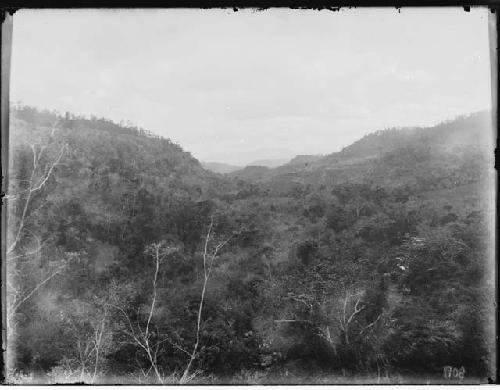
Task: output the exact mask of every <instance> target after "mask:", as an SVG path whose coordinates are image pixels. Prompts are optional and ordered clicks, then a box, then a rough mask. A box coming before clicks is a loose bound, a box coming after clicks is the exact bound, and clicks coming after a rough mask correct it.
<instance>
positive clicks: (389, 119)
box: [11, 8, 490, 164]
mask: <svg viewBox="0 0 500 390" xmlns="http://www.w3.org/2000/svg"><path fill="white" fill-rule="evenodd" d="M487 12H488V11H487V10H486V9H473V10H471V12H470V13H465V12H463V11H462V10H461V9H458V8H457V9H453V8H447V9H412V10H406V9H403V10H402V12H401V13H398V12H397V11H396V10H391V9H359V10H358V9H356V10H347V11H346V10H344V11H341V12H329V11H322V12H319V11H310V10H307V11H299V10H288V9H274V10H268V11H265V12H254V11H252V10H240V11H239V12H237V13H234V12H232V11H227V10H183V9H172V10H161V11H160V10H128V11H110V10H71V11H65V10H43V11H42V10H22V11H19V12H17V13H16V14H15V18H14V45H13V62H12V67H13V73H12V81H11V85H12V91H11V95H12V98H13V100H22V101H23V102H25V103H28V104H34V105H37V106H40V107H46V108H51V109H52V108H55V109H59V110H61V111H66V110H68V111H72V112H75V113H80V114H94V115H97V116H105V117H109V118H111V119H114V120H117V121H120V120H125V121H126V120H129V121H132V122H133V123H135V124H137V125H138V126H142V127H144V128H148V129H150V130H152V131H154V132H156V133H159V134H161V135H163V136H166V137H169V138H171V139H173V140H174V141H176V142H179V143H180V144H181V145H182V146H183V147H184V148H186V149H187V150H189V151H191V152H192V153H193V154H194V155H195V156H196V157H198V158H200V159H202V160H217V158H218V157H220V158H221V159H219V161H222V162H228V163H238V164H241V163H244V161H242V159H243V158H248V159H249V160H256V159H261V158H272V157H274V156H273V155H271V154H272V153H275V152H273V150H276V149H280V150H282V151H283V150H285V151H287V152H286V153H290V154H293V153H300V154H312V153H329V152H333V151H336V150H339V149H341V148H342V146H345V145H346V144H348V143H349V142H352V141H354V140H356V139H357V138H359V137H360V136H362V135H363V134H365V133H367V132H369V131H374V130H378V129H380V128H382V127H385V126H401V125H418V124H429V122H431V123H435V122H437V121H440V120H443V119H447V118H450V117H452V116H455V115H459V114H464V113H467V112H471V111H475V110H479V109H482V108H487V107H489V106H490V79H489V54H488V53H489V51H488V50H489V49H488V31H487ZM241 139H245V142H240V140H241ZM273 148H274V149H273ZM254 155H255V156H254ZM242 156H244V157H242ZM280 157H282V156H280ZM290 157H292V156H291V155H290Z"/></svg>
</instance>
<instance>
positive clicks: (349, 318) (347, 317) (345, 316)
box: [339, 289, 365, 345]
mask: <svg viewBox="0 0 500 390" xmlns="http://www.w3.org/2000/svg"><path fill="white" fill-rule="evenodd" d="M360 295H361V293H355V294H351V293H350V292H349V290H347V289H346V291H345V297H344V299H343V310H342V315H341V316H340V318H339V322H340V329H342V332H343V333H344V341H345V343H346V345H348V344H349V331H350V329H349V327H350V325H351V323H352V322H353V320H354V319H355V317H356V316H357V315H358V314H359V313H360V312H361V311H363V309H364V308H365V306H360V302H361V298H360V297H359V296H360ZM356 297H357V299H356V301H355V302H354V307H352V302H351V298H356ZM349 305H350V306H351V308H349ZM349 311H350V314H349Z"/></svg>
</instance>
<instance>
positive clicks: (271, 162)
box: [246, 158, 290, 168]
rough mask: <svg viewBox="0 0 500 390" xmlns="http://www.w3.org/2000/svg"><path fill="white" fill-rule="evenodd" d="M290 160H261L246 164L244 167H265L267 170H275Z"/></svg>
mask: <svg viewBox="0 0 500 390" xmlns="http://www.w3.org/2000/svg"><path fill="white" fill-rule="evenodd" d="M288 161H290V159H287V158H270V159H263V160H256V161H252V162H250V163H248V164H247V165H246V166H247V167H251V166H262V167H267V168H276V167H279V166H280V165H283V164H286V163H287V162H288Z"/></svg>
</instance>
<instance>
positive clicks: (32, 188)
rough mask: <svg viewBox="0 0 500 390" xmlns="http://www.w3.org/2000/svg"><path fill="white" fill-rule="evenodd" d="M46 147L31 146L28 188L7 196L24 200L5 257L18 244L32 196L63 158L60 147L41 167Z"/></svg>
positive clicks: (63, 146) (63, 148)
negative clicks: (22, 196) (52, 158)
mask: <svg viewBox="0 0 500 390" xmlns="http://www.w3.org/2000/svg"><path fill="white" fill-rule="evenodd" d="M54 132H55V127H53V129H52V133H51V136H53V134H54ZM47 147H48V145H42V146H37V145H36V144H32V145H31V151H32V154H33V159H32V168H31V175H30V178H29V179H28V180H27V181H28V188H27V189H26V190H23V191H21V192H19V193H18V194H15V195H9V196H8V199H11V200H14V199H15V200H17V199H18V198H20V197H21V195H24V194H26V199H25V201H24V206H23V210H22V213H21V216H20V219H19V222H18V225H17V229H16V230H15V234H14V238H13V241H12V243H11V244H10V245H9V247H8V249H7V255H9V254H10V253H12V251H13V250H14V249H16V247H17V245H18V244H19V241H20V239H21V237H22V235H23V233H24V228H25V223H26V217H27V214H28V210H29V207H30V204H31V202H32V200H33V197H34V195H35V194H36V193H37V192H38V191H40V190H41V189H42V188H43V187H44V186H45V184H46V183H47V181H48V180H49V179H50V177H51V176H52V174H53V171H54V168H55V167H56V166H57V165H58V164H59V162H60V161H61V158H62V157H63V155H64V151H65V148H66V146H65V145H62V146H61V149H60V150H59V153H58V155H57V157H56V158H55V160H54V161H52V162H51V163H48V164H47V165H45V166H42V164H41V163H40V160H41V158H42V156H43V155H44V152H45V150H46V149H47ZM40 174H41V176H40V177H39V178H37V175H40Z"/></svg>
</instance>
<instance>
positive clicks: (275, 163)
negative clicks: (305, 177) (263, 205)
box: [201, 157, 297, 174]
mask: <svg viewBox="0 0 500 390" xmlns="http://www.w3.org/2000/svg"><path fill="white" fill-rule="evenodd" d="M295 158H297V157H295ZM289 161H290V160H289V159H284V158H275V159H265V160H256V161H252V162H250V163H248V164H247V165H246V166H237V165H231V164H226V163H220V162H212V161H209V162H204V161H202V162H201V166H202V167H203V168H205V169H208V170H209V171H212V172H215V173H221V174H226V173H231V172H235V171H239V170H241V169H244V168H246V167H266V168H276V167H279V166H281V165H283V164H286V163H287V162H289Z"/></svg>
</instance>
